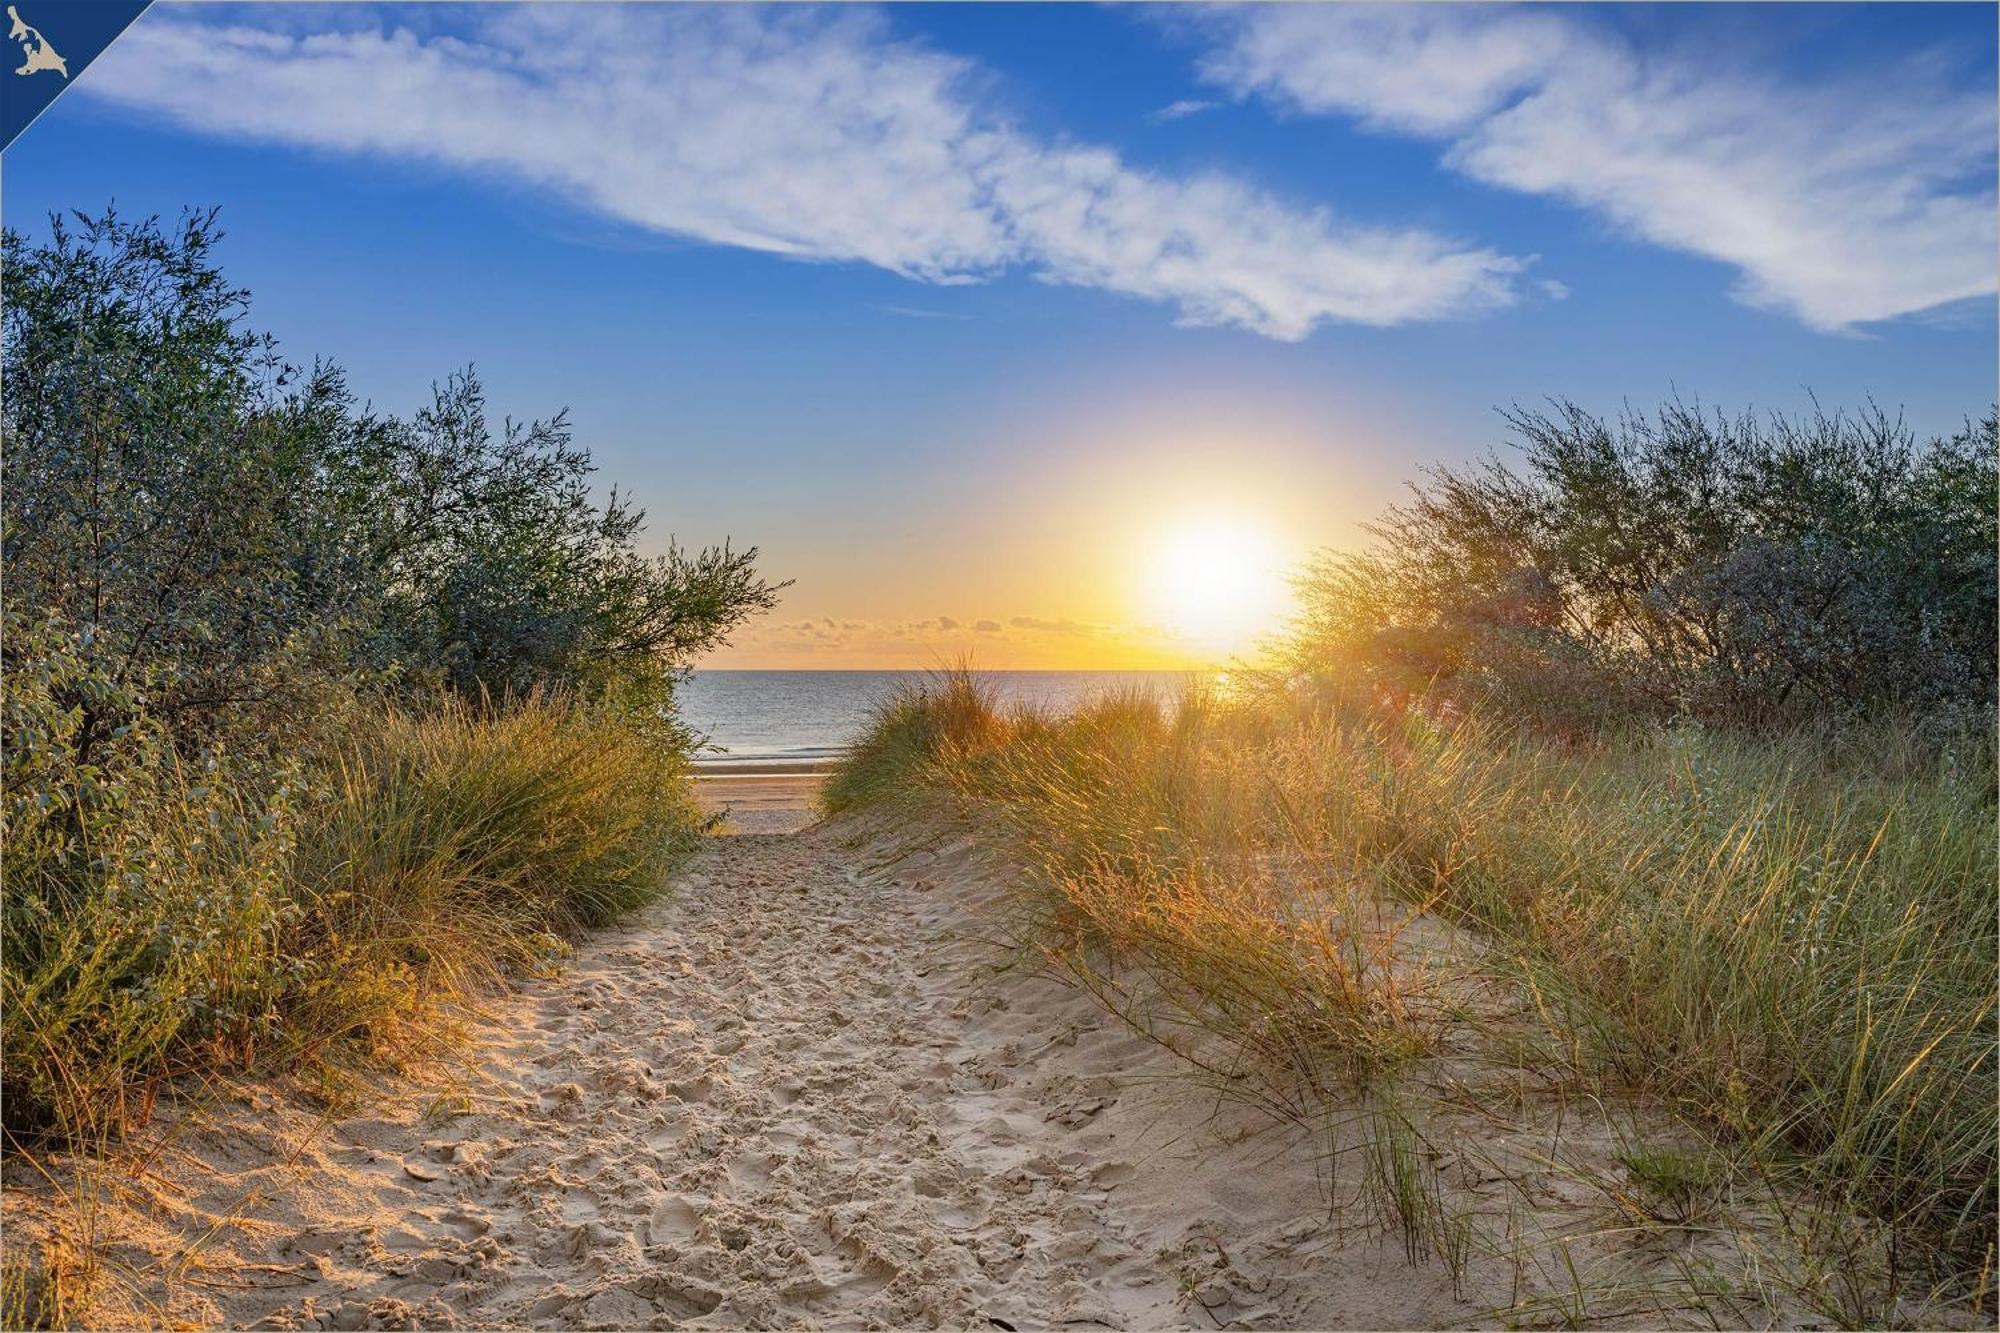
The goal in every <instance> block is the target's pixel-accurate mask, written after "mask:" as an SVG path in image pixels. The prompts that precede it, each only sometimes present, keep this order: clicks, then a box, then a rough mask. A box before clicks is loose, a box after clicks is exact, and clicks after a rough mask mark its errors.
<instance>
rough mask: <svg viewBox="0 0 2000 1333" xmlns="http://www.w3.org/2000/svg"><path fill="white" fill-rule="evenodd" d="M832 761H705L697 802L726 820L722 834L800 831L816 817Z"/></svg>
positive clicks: (698, 768) (697, 777)
mask: <svg viewBox="0 0 2000 1333" xmlns="http://www.w3.org/2000/svg"><path fill="white" fill-rule="evenodd" d="M831 768H832V763H831V761H799V760H791V761H785V760H773V761H767V762H762V763H758V762H728V763H723V762H702V763H697V764H696V765H695V780H694V791H695V799H696V800H697V801H699V802H700V803H701V808H702V811H703V812H704V813H705V814H709V815H713V816H718V817H720V818H721V819H722V820H723V821H724V822H723V824H722V826H721V828H720V829H719V830H718V831H719V832H723V833H796V832H798V831H799V830H800V829H803V828H805V827H806V826H807V825H809V824H811V823H812V822H813V820H814V819H815V818H817V817H818V816H817V813H816V811H815V810H814V806H813V797H814V794H815V793H817V792H818V791H819V789H820V786H821V784H822V783H824V782H825V781H826V775H827V772H828V771H829V770H830V769H831Z"/></svg>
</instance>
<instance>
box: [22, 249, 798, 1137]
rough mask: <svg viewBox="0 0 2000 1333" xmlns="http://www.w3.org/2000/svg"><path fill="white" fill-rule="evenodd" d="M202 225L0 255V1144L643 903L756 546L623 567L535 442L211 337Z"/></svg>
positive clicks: (467, 384)
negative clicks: (690, 687)
mask: <svg viewBox="0 0 2000 1333" xmlns="http://www.w3.org/2000/svg"><path fill="white" fill-rule="evenodd" d="M219 236H220V233H219V232H218V231H217V230H216V227H215V217H214V214H212V213H189V214H187V215H186V216H184V217H183V218H182V220H181V223H180V226H179V227H178V229H177V230H173V231H168V230H165V229H163V228H162V227H161V226H160V224H159V223H158V222H157V221H156V220H147V221H145V222H141V223H137V224H132V223H127V222H125V221H123V220H121V219H120V218H118V217H117V216H116V215H115V214H114V213H111V212H106V213H105V214H104V215H102V216H100V217H95V218H92V217H86V216H82V215H78V216H77V217H76V218H75V220H74V221H73V222H66V221H65V220H64V219H62V218H60V217H57V218H52V219H51V220H50V227H49V234H48V236H47V238H46V240H45V241H43V242H42V243H40V244H33V243H31V242H30V241H29V240H28V239H26V238H25V237H23V236H22V235H20V234H19V233H17V232H14V231H12V230H9V231H7V232H6V233H5V238H4V264H5V268H6V272H7V302H6V306H5V310H4V323H0V335H3V336H4V344H3V345H0V354H4V360H5V382H4V386H0V388H4V395H0V468H4V476H0V482H4V486H0V557H3V558H4V561H5V568H6V581H7V607H6V620H5V625H4V630H3V631H0V677H4V679H0V706H4V718H0V721H4V727H5V756H4V770H0V771H4V781H0V795H3V796H4V810H0V817H4V827H3V828H0V837H3V838H4V851H0V856H4V866H3V867H0V868H3V869H4V890H3V891H0V911H4V924H5V937H4V940H0V1008H4V1015H5V1021H4V1024H0V1056H4V1060H5V1067H6V1083H7V1086H6V1098H5V1111H4V1116H5V1123H6V1125H7V1127H8V1128H9V1129H10V1130H12V1131H14V1132H16V1133H17V1134H36V1135H48V1136H52V1137H55V1138H59V1139H67V1140H72V1141H74V1140H77V1139H80V1138H81V1139H88V1140H92V1141H101V1140H102V1139H103V1138H105V1137H106V1136H108V1135H109V1134H111V1133H115V1132H116V1130H117V1129H118V1128H120V1127H122V1126H124V1125H125V1124H127V1123H130V1122H132V1121H133V1120H135V1119H140V1118H143V1117H144V1116H145V1114H146V1113H147V1109H148V1107H149V1106H150V1103H151V1099H152V1097H153V1095H154V1093H155V1090H156V1089H157V1088H158V1087H159V1086H160V1085H161V1084H162V1083H163V1082H164V1081H166V1080H171V1079H174V1078H176V1077H178V1076H181V1075H184V1074H201V1073H205V1072H210V1071H215V1070H221V1069H231V1068H260V1069H261V1068H275V1067H283V1066H285V1065H288V1064H293V1063H297V1062H301V1061H307V1062H311V1061H319V1060H324V1059H328V1058H333V1057H334V1056H335V1055H337V1054H338V1053H342V1052H345V1053H349V1054H353V1053H366V1052H384V1051H389V1052H393V1051H397V1050H401V1049H405V1048H407V1047H408V1046H409V1045H410V1043H411V1042H412V1041H413V1040H414V1039H415V1037H416V1035H417V1034H419V1033H421V1032H423V1031H424V1030H425V1028H426V1026H427V1025H428V1024H429V1022H430V1020H431V1018H432V1016H434V1015H435V1013H436V1011H437V1009H438V1006H439V1005H440V1004H446V1003H448V1002H450V1001H451V1000H452V999H454V998H456V997H459V996H462V995H464V994H465V993H467V991H468V990H469V989H470V988H472V987H474V986H476V985H478V984H480V983H482V982H484V981H486V980H489V979H491V978H493V977H495V976H497V975H499V974H500V973H502V972H504V971H506V970H508V969H509V968H510V967H513V966H516V965H522V964H527V963H531V962H533V961H534V960H535V959H537V958H540V957H542V956H544V955H545V954H546V953H547V952H548V951H549V949H550V948H551V947H553V946H554V945H555V944H556V943H557V941H558V940H559V937H561V936H564V935H568V934H573V933H574V932H576V931H578V930H580V929H582V928H584V927H586V926H590V925H595V924H600V923H602V922H605V921H607V920H610V919H611V918H612V917H613V916H615V915H616V914H617V913H618V912H620V911H622V910H624V909H626V908H629V907H631V906H633V905H635V904H637V903H640V902H643V901H644V900H645V899H646V898H647V897H648V896H650V895H651V894H653V893H655V892H657V891H658V889H659V887H660V884H661V881H662V878H663V875H664V873H665V869H666V867H667V865H668V864H669V863H670V862H671V861H672V859H673V858H674V857H675V856H677V855H678V854H680V853H681V852H682V851H684V850H685V849H686V848H687V847H688V846H689V845H690V840H691V839H692V837H693V836H694V834H695V832H696V831H697V830H698V829H699V827H700V826H701V821H700V818H699V816H698V815H697V814H696V812H695V810H694V807H693V804H692V800H691V795H690V790H689V783H688V780H687V779H688V764H687V756H688V753H689V751H690V749H691V747H692V738H691V737H690V736H688V735H687V734H686V733H685V732H684V731H683V730H682V729H681V727H680V725H679V723H678V721H677V720H676V718H675V715H674V712H673V686H674V682H675V681H676V679H677V678H678V676H679V674H680V673H681V672H682V671H684V670H685V669H686V666H687V663H688V662H689V661H691V660H692V659H693V658H694V657H695V656H696V655H698V654H700V653H701V652H703V651H705V650H706V649H708V648H710V647H712V646H714V645H715V644H717V643H719V642H721V641H722V640H723V639H724V637H725V636H726V635H727V634H728V633H729V632H730V631H731V630H732V629H733V628H734V627H735V626H736V625H738V624H740V623H742V621H743V620H744V619H745V618H747V617H749V616H751V615H754V614H756V613H757V612H759V611H761V610H763V609H765V608H767V607H769V606H770V605H772V604H773V602H774V600H775V597H776V594H777V591H778V588H777V587H776V586H774V585H772V584H769V583H767V582H765V581H764V580H763V579H762V578H760V577H759V576H758V575H757V573H756V569H755V555H756V553H755V551H754V550H752V551H746V552H736V551H733V550H732V549H731V548H730V547H729V546H728V545H726V544H725V545H723V546H719V547H714V548H709V549H705V550H701V551H697V552H688V551H684V550H682V549H681V548H680V547H678V546H676V545H674V544H673V543H671V542H669V543H668V546H667V549H666V552H665V553H664V554H662V555H659V556H656V557H653V558H647V557H645V556H642V555H641V554H640V552H639V541H640V538H641V536H642V533H643V522H644V516H643V515H642V514H641V513H640V512H639V511H638V510H636V509H634V508H633V507H632V506H631V505H630V504H629V503H628V502H627V501H626V500H625V499H624V498H623V497H621V496H620V495H619V494H618V493H617V492H615V491H614V492H612V493H611V494H610V495H609V496H608V497H607V498H605V499H604V500H603V501H602V502H601V503H600V502H599V501H597V500H596V499H594V498H593V496H592V493H591V486H590V482H591V476H592V468H591V464H590V459H589V455H588V453H587V452H586V451H585V450H583V449H582V448H581V447H579V446H578V445H577V444H576V443H575V442H574V440H573V439H572V437H571V434H570V431H569V429H568V426H567V423H566V421H565V419H564V418H563V417H562V416H561V415H560V414H559V415H557V416H556V417H554V418H552V419H550V420H548V421H543V422H536V423H532V424H529V425H527V426H515V425H514V424H512V423H507V424H505V425H503V426H501V427H500V428H498V429H497V430H495V429H493V428H491V427H489V424H488V422H487V420H486V413H485V404H484V397H483V394H482V391H481V388H480V385H479V383H478V381H477V379H476V378H474V377H473V376H472V375H471V373H470V372H468V373H466V374H464V375H460V376H456V377H453V378H451V379H449V380H447V381H446V382H445V383H444V384H443V385H441V386H437V387H436V388H435V391H434V394H433V402H432V404H431V405H430V407H428V408H427V409H425V410H424V411H422V412H419V413H417V414H416V415H415V416H413V417H411V418H410V419H408V420H399V419H396V418H393V417H386V416H380V415H377V414H375V413H373V412H371V411H369V410H366V409H364V408H361V407H358V406H357V405H356V403H355V402H354V399H353V397H352V395H351V394H350V393H349V392H348V390H347V388H346V385H345V383H344V381H343V379H342V377H341V375H340V373H339V371H338V370H337V369H335V368H333V367H331V366H329V365H325V364H318V363H316V364H315V365H314V366H313V368H312V369H311V370H310V371H304V372H302V371H300V370H298V369H296V368H293V367H290V366H287V365H285V364H284V363H283V362H282V361H281V360H280V359H279V357H278V356H277V353H276V350H275V348H274V347H273V345H272V343H271V342H270V340H269V339H268V338H265V337H263V336H261V335H258V334H256V333H254V332H251V331H249V330H248V329H246V328H245V327H244V318H245V314H246V310H247V301H248V298H247V295H246V294H245V293H244V292H242V291H241V290H239V289H237V288H234V287H232V286H230V285H229V284H228V282H227V281H226V280H225V279H224V277H223V275H222V272H221V270H220V269H219V268H218V267H217V265H216V263H215V262H214V258H213V250H214V246H215V243H216V241H217V240H218V239H219Z"/></svg>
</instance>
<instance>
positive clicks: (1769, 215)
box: [1167, 5, 1996, 331]
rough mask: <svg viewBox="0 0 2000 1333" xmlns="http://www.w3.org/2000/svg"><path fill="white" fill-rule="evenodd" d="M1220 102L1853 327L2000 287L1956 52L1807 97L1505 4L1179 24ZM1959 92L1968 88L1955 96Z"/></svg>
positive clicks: (1980, 163) (1216, 17) (1212, 14)
mask: <svg viewBox="0 0 2000 1333" xmlns="http://www.w3.org/2000/svg"><path fill="white" fill-rule="evenodd" d="M1167 21H1168V22H1169V23H1170V24H1172V25H1173V26H1175V27H1176V28H1179V29H1181V30H1183V31H1187V30H1192V31H1193V32H1194V33H1196V34H1197V35H1198V36H1199V37H1200V38H1201V39H1202V41H1203V44H1204V48H1205V49H1204V51H1203V54H1202V55H1201V57H1200V60H1199V70H1200V73H1201V75H1202V77H1203V78H1204V79H1205V81H1206V82H1208V83H1209V84H1210V85H1212V86H1214V87H1217V88H1220V89H1223V90H1226V91H1227V92H1229V93H1231V94H1233V95H1235V96H1236V97H1238V98H1249V99H1258V100H1261V101H1264V102H1267V103H1269V104H1271V105H1272V106H1274V107H1276V108H1277V109H1279V110H1280V111H1282V112H1286V113H1292V114H1305V115H1314V116H1340V117H1345V118H1349V119H1352V120H1355V121H1358V122H1360V123H1361V124H1362V125H1364V126H1365V127H1368V128H1370V129H1374V130H1377V131H1380V132H1384V133H1393V134H1401V135H1407V136H1414V137H1419V138H1426V139H1432V140H1437V141H1440V142H1442V143H1444V144H1445V145H1446V146H1445V150H1444V155H1443V162H1444V165H1445V166H1447V167H1449V168H1451V169H1454V170H1457V171H1459V172H1462V173H1464V174H1466V175H1468V176H1471V177H1473V178H1475V179H1477V180H1480V181H1483V182H1485V183H1486V184H1489V185H1494V186H1499V187H1501V188H1504V189H1509V190H1516V191H1521V192H1524V193H1528V194H1534V195H1545V196H1549V197H1552V198H1556V199H1561V200H1564V201H1566V202H1568V203H1571V204H1574V205H1577V206H1580V207H1582V208H1584V209H1586V210H1588V211H1590V212H1593V213H1595V214H1597V215H1599V216H1601V217H1603V218H1605V219H1607V220H1608V221H1610V222H1611V223H1613V224H1614V225H1615V226H1616V227H1618V228H1619V229H1620V230H1622V231H1624V232H1625V233H1627V234H1629V235H1633V236H1637V237H1639V238H1641V239H1643V240H1646V241H1649V242H1652V243H1654V244H1656V245H1659V246H1662V247H1666V248H1669V249H1674V250H1680V251H1684V252H1687V253H1690V254H1696V255H1701V256H1705V257H1707V258H1710V259H1714V260H1718V261H1720V262H1722V263H1724V264H1728V265H1730V266H1732V267H1733V268H1734V269H1735V270H1736V272H1737V274H1738V281H1737V284H1736V287H1735V290H1734V292H1733V295H1735V296H1736V297H1737V298H1738V299H1739V300H1741V301H1743V302H1745V303H1746V304H1749V305H1753V306H1759V307H1764V308H1768V309H1775V310H1780V311H1784V312H1786V313H1789V314H1791V315H1793V316H1795V317H1796V318H1798V319H1799V320H1801V321H1803V322H1804V323H1805V324H1807V325H1808V326H1810V327H1812V328H1815V329H1820V330H1824V331H1841V330H1845V329H1848V328H1850V327H1852V326H1853V325H1856V324H1863V323H1867V322H1870V321H1875V320H1883V319H1890V318H1894V317H1896V316H1899V315H1907V314H1912V313H1914V312H1917V311H1922V310H1929V309H1933V308H1936V307H1939V306H1942V305H1945V304H1946V303H1949V302H1954V301H1960V300H1966V299H1970V298H1974V297H1980V296H1986V295H1989V294H1991V293H1992V292H1993V291H1994V290H1995V286H1996V282H1995V277H1996V271H1995V264H1994V259H1993V256H1994V249H1995V244H1996V239H1995V223H1994V216H1995V208H1996V198H1995V190H1994V183H1993V181H1994V178H1993V161H1994V135H1995V110H1994V90H1993V89H1992V88H1991V87H1984V88H1980V87H1968V86H1965V80H1964V79H1963V78H1962V77H1959V78H1957V79H1956V80H1955V79H1954V77H1953V76H1954V74H1957V73H1959V72H1958V71H1954V70H1953V69H1951V68H1950V67H1949V65H1948V63H1947V62H1946V61H1945V60H1944V58H1943V57H1942V56H1941V55H1932V56H1925V57H1917V58H1906V59H1904V60H1902V61H1900V62H1899V63H1898V64H1897V65H1896V66H1895V67H1893V68H1883V69H1872V70H1867V71H1862V70H1853V71H1850V72H1848V73H1847V74H1846V75H1845V76H1835V77H1830V78H1824V79H1820V80H1816V81H1815V82H1814V83H1813V84H1811V85H1807V84H1804V83H1801V82H1798V81H1796V80H1787V79H1784V78H1781V77H1779V76H1777V75H1776V74H1774V73H1771V72H1769V71H1767V70H1764V69H1760V68H1747V67H1734V68H1732V67H1731V65H1730V63H1729V61H1728V59H1727V57H1728V55H1729V53H1728V52H1727V51H1724V52H1721V53H1719V56H1718V58H1716V59H1706V58H1705V59H1704V60H1703V61H1702V62H1701V63H1699V64H1695V63H1693V62H1692V61H1691V60H1690V59H1689V57H1688V56H1687V55H1686V54H1685V52H1677V51H1670V52H1668V53H1666V54H1660V55H1654V54H1653V53H1649V52H1641V51H1639V50H1637V49H1636V48H1635V47H1634V46H1633V45H1632V44H1631V43H1629V42H1627V41H1625V40H1623V39H1621V38H1620V37H1619V36H1617V35H1616V33H1615V32H1614V31H1613V30H1611V29H1610V28H1609V27H1607V26H1606V25H1604V24H1601V23H1595V22H1592V21H1591V20H1590V18H1589V16H1587V15H1579V14H1575V13H1571V12H1568V11H1567V10H1565V9H1564V8H1562V7H1560V6H1558V7H1553V8H1542V7H1529V6H1520V7H1515V6H1504V5H1400V6H1371V5H1256V6H1243V7H1234V6H1232V7H1222V8H1216V9H1204V10H1199V11H1185V10H1174V11H1171V12H1170V13H1169V14H1168V16H1167ZM1955 82H1956V84H1957V86H1954V83H1955Z"/></svg>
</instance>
